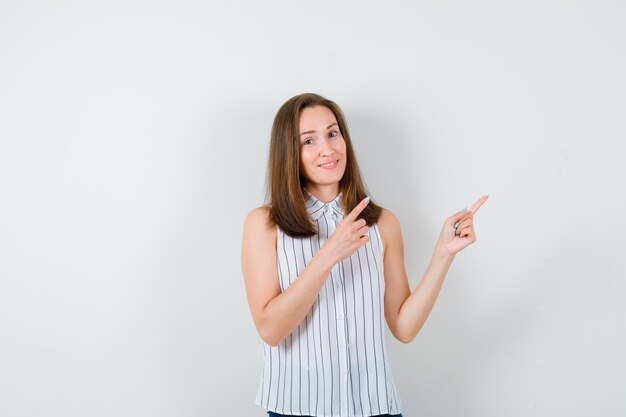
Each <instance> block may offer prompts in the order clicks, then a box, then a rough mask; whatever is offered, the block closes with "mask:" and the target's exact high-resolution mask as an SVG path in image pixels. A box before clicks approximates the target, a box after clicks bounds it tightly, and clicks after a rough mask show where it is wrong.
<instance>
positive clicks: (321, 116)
mask: <svg viewBox="0 0 626 417" xmlns="http://www.w3.org/2000/svg"><path fill="white" fill-rule="evenodd" d="M335 123H337V118H336V117H335V114H334V113H333V112H332V111H331V110H330V109H329V108H328V107H325V106H315V107H307V108H305V109H303V110H302V111H301V112H300V119H299V125H300V126H299V128H300V132H307V131H314V130H319V129H325V128H328V126H330V125H333V124H335Z"/></svg>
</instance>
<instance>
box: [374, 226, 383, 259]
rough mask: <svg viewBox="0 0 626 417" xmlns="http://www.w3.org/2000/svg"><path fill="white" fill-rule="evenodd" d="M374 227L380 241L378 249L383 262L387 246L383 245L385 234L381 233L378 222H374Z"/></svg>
mask: <svg viewBox="0 0 626 417" xmlns="http://www.w3.org/2000/svg"><path fill="white" fill-rule="evenodd" d="M374 228H375V229H376V240H377V241H378V251H379V254H380V260H381V262H382V261H384V260H385V247H384V246H383V235H382V234H381V233H380V227H378V222H377V223H374Z"/></svg>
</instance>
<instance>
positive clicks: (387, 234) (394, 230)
mask: <svg viewBox="0 0 626 417" xmlns="http://www.w3.org/2000/svg"><path fill="white" fill-rule="evenodd" d="M377 225H378V230H379V232H380V238H381V240H382V241H383V248H384V250H383V251H386V249H387V247H388V246H389V245H388V244H389V242H390V241H393V240H396V239H397V238H398V236H402V232H401V230H400V221H399V220H398V217H397V216H396V215H395V214H394V213H393V212H392V211H391V210H388V209H386V208H384V207H382V211H381V213H380V217H379V218H378V223H377Z"/></svg>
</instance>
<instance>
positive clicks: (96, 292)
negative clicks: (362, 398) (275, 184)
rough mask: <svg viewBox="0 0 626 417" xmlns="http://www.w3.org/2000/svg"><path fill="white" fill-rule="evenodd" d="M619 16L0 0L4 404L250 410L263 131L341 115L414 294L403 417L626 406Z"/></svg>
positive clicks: (619, 12) (3, 410)
mask: <svg viewBox="0 0 626 417" xmlns="http://www.w3.org/2000/svg"><path fill="white" fill-rule="evenodd" d="M624 51H626V6H625V4H624V3H623V2H620V1H603V2H592V1H509V2H495V1H477V2H463V1H440V2H434V1H431V2H414V1H405V2H363V1H346V2H341V1H337V2H323V1H322V2H296V1H280V2H269V1H267V2H254V1H248V2H242V1H231V2H202V1H195V2H191V1H176V2H174V1H171V2H165V1H156V2H155V1H147V0H136V1H117V2H115V1H106V2H105V1H101V2H94V1H73V2H70V1H52V2H44V1H36V2H35V1H2V2H0V415H2V416H6V417H34V416H63V417H74V416H75V417H78V416H81V417H82V416H93V417H99V416H111V417H113V416H115V417H122V416H129V417H131V416H132V417H136V416H150V417H157V416H184V417H187V416H212V415H219V416H263V415H265V414H264V412H263V410H262V409H261V408H259V407H258V406H256V405H255V404H254V397H255V395H256V390H257V387H258V384H259V380H260V379H259V378H260V376H261V364H262V345H261V339H260V338H259V336H258V335H257V333H256V330H255V328H254V325H253V322H252V318H251V316H250V312H249V310H248V305H247V300H246V296H245V289H244V286H243V279H242V274H241V263H240V254H241V252H240V250H241V237H242V225H243V220H244V218H245V216H246V214H247V213H248V212H249V211H250V210H251V209H252V208H254V207H256V206H259V205H261V204H263V202H264V201H263V195H264V194H263V186H264V177H265V166H266V160H267V151H268V145H269V132H270V127H271V122H272V119H273V117H274V115H275V112H276V111H277V110H278V107H279V106H280V105H281V104H282V103H283V102H284V101H285V100H287V99H288V98H290V97H292V96H293V95H296V94H299V93H302V92H307V91H310V92H316V93H319V94H322V95H325V96H328V97H329V98H331V99H333V100H335V101H336V102H337V103H338V104H339V105H340V106H341V107H342V108H343V110H344V112H345V113H346V116H347V120H348V124H349V127H350V130H351V134H352V137H353V141H354V144H355V147H356V152H357V156H358V158H359V163H360V165H361V168H362V170H363V174H364V177H365V180H366V183H367V186H368V187H369V190H370V192H371V195H372V197H373V199H374V200H375V201H376V202H378V203H379V204H381V205H382V206H384V207H386V208H388V209H390V210H391V211H393V212H394V213H395V214H396V215H397V216H398V217H399V219H400V222H401V224H402V230H403V235H404V241H405V255H406V267H407V272H408V273H409V277H410V281H411V287H412V288H414V287H415V285H417V283H418V282H419V280H420V279H421V276H422V274H423V273H424V271H425V270H426V266H427V263H428V261H429V259H430V256H431V253H432V249H433V247H434V243H435V241H436V238H437V237H438V234H439V231H440V229H441V226H442V225H443V222H444V220H445V218H446V217H448V216H450V215H451V214H453V213H454V212H456V211H458V210H460V209H462V208H463V207H466V206H469V205H471V204H472V203H474V202H475V201H476V200H477V199H478V198H479V197H480V196H481V195H484V194H488V195H489V196H490V198H489V200H488V201H487V202H486V203H485V205H483V207H482V208H481V210H480V211H479V212H478V213H477V215H476V217H475V219H474V222H475V227H476V233H477V237H478V241H477V242H476V243H475V244H474V245H471V246H470V247H468V248H467V249H465V250H464V251H462V252H461V253H459V254H458V255H457V257H456V260H455V262H454V263H453V265H452V267H451V269H450V271H449V273H448V276H447V278H446V282H445V283H444V286H443V289H442V291H441V294H440V296H439V299H438V301H437V303H436V305H435V308H434V310H433V312H432V314H431V316H430V318H429V320H428V321H427V322H426V325H425V327H424V328H423V329H422V331H421V332H420V334H419V335H418V336H417V337H416V339H415V340H414V341H413V342H412V343H411V344H407V345H404V344H401V343H399V342H397V341H396V340H395V339H393V338H392V337H391V336H390V335H389V334H388V339H387V340H388V346H389V350H390V360H391V365H392V367H393V371H394V375H395V378H396V382H397V386H398V389H399V391H400V394H401V395H402V397H403V401H404V404H405V410H404V415H405V417H413V416H468V417H469V416H472V417H473V416H475V417H490V416H494V417H496V416H512V417H513V416H551V417H552V416H568V417H574V416H581V417H582V416H589V415H599V416H621V415H623V413H624V410H625V409H626V400H625V397H624V395H623V394H624V387H625V386H626V376H625V374H626V362H625V359H624V354H623V353H624V351H626V335H625V332H624V328H626V304H625V303H624V302H623V298H624V293H625V292H626V283H625V282H624V279H625V278H626V256H625V251H624V239H625V236H626V226H625V222H624V219H623V215H624V213H625V212H626V199H625V193H624V190H625V189H626V170H625V169H624V159H625V157H626V145H625V140H626V124H625V123H624V116H625V115H626V101H625V100H624V98H625V97H626V81H625V77H624V74H626V55H625V54H624Z"/></svg>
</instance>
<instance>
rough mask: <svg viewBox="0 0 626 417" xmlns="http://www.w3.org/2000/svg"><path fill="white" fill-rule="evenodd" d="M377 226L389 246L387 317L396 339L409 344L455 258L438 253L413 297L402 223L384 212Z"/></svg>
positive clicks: (386, 288) (386, 250)
mask: <svg viewBox="0 0 626 417" xmlns="http://www.w3.org/2000/svg"><path fill="white" fill-rule="evenodd" d="M378 225H379V229H380V233H381V237H382V238H383V240H384V241H385V243H386V246H385V256H384V265H385V268H384V270H385V317H386V319H387V324H388V325H389V329H390V330H391V333H392V334H393V335H394V337H395V338H396V339H398V340H399V341H401V342H403V343H409V342H410V341H411V340H413V339H414V338H415V336H416V335H417V333H418V332H419V331H420V329H421V328H422V326H423V325H424V323H425V322H426V319H427V318H428V316H429V315H430V312H431V311H432V309H433V306H434V304H435V301H436V300H437V296H438V295H439V291H440V290H441V286H442V284H443V281H444V278H445V277H446V274H447V272H448V269H449V268H450V265H451V264H452V261H453V260H454V256H452V255H447V254H445V253H443V252H441V251H437V250H435V251H434V252H433V255H432V258H431V260H430V263H429V265H428V268H427V269H426V272H425V273H424V276H423V277H422V279H421V281H420V282H419V284H418V285H417V286H416V288H415V290H414V291H413V292H412V293H411V291H410V287H409V280H408V278H407V275H406V271H405V269H404V243H403V240H402V232H401V230H400V223H399V221H398V219H397V218H396V216H395V215H394V214H393V213H391V212H390V211H388V210H385V211H384V212H383V215H382V216H381V218H380V220H379V223H378Z"/></svg>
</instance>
